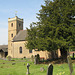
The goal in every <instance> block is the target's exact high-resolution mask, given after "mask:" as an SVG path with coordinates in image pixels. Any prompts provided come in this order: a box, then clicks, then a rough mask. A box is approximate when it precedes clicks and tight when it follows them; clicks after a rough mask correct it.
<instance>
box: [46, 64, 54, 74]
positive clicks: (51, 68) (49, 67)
mask: <svg viewBox="0 0 75 75" xmlns="http://www.w3.org/2000/svg"><path fill="white" fill-rule="evenodd" d="M47 75H53V65H52V64H49V66H48V70H47Z"/></svg>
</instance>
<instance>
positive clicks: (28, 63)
mask: <svg viewBox="0 0 75 75" xmlns="http://www.w3.org/2000/svg"><path fill="white" fill-rule="evenodd" d="M29 66H30V65H29V63H27V73H26V74H27V75H29V74H30V72H29Z"/></svg>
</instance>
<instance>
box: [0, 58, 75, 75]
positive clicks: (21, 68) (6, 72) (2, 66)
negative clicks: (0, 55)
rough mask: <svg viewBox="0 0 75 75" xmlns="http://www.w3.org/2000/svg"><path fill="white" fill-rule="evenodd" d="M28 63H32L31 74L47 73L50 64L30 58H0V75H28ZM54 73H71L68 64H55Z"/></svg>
mask: <svg viewBox="0 0 75 75" xmlns="http://www.w3.org/2000/svg"><path fill="white" fill-rule="evenodd" d="M27 63H29V64H30V68H29V69H30V75H47V68H48V64H38V65H34V63H33V62H31V61H30V59H15V61H13V60H12V61H8V60H0V75H26V72H27V67H26V65H27ZM41 67H43V68H44V69H45V70H44V71H43V72H41V71H40V68H41ZM73 68H74V69H75V64H73ZM53 75H70V71H69V67H68V64H67V63H65V64H53ZM73 75H75V73H73Z"/></svg>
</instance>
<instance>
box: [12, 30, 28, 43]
mask: <svg viewBox="0 0 75 75" xmlns="http://www.w3.org/2000/svg"><path fill="white" fill-rule="evenodd" d="M26 37H27V30H21V31H19V33H18V34H17V35H16V36H15V37H14V39H13V42H17V41H25V38H26Z"/></svg>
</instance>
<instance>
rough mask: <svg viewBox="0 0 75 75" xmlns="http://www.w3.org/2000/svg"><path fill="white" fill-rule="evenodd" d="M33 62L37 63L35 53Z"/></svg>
mask: <svg viewBox="0 0 75 75" xmlns="http://www.w3.org/2000/svg"><path fill="white" fill-rule="evenodd" d="M34 64H37V57H36V55H35V57H34Z"/></svg>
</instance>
